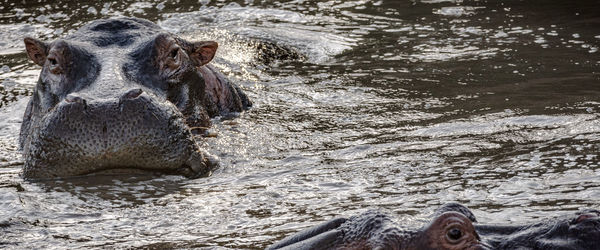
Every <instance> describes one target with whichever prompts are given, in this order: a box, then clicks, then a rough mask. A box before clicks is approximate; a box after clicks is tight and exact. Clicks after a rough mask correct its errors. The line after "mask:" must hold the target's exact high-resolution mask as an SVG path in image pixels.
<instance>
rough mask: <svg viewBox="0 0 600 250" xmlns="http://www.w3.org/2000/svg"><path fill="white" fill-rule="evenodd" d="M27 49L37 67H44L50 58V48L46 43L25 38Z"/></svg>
mask: <svg viewBox="0 0 600 250" xmlns="http://www.w3.org/2000/svg"><path fill="white" fill-rule="evenodd" d="M23 41H24V42H25V49H26V50H27V55H28V56H29V58H30V59H31V60H32V61H33V62H34V63H35V64H37V65H40V66H43V65H44V62H46V56H48V46H47V45H46V43H44V42H42V41H40V40H37V39H35V38H31V37H25V39H23Z"/></svg>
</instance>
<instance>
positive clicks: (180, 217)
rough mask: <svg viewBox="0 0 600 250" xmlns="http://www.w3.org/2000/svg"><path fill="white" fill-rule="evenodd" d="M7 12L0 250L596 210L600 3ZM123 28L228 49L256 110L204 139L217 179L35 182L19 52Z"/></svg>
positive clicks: (259, 244)
mask: <svg viewBox="0 0 600 250" xmlns="http://www.w3.org/2000/svg"><path fill="white" fill-rule="evenodd" d="M0 2H1V3H2V4H1V7H0V97H1V100H0V248H2V247H8V248H33V247H35V248H89V247H108V248H124V247H150V248H151V247H155V248H168V247H206V248H233V249H239V248H263V247H266V246H268V245H269V244H271V243H273V242H274V241H276V240H278V239H281V238H282V237H284V236H286V235H289V234H291V233H293V232H296V231H299V230H301V229H304V228H306V227H308V226H311V225H314V224H316V223H318V222H320V221H323V220H326V219H330V218H332V217H335V216H349V215H354V214H357V213H359V212H361V211H365V210H366V209H369V208H381V209H387V210H389V211H391V213H393V214H397V216H398V217H399V218H402V223H406V224H411V225H419V223H421V221H422V220H423V219H426V216H427V215H428V214H429V213H431V212H432V211H433V209H435V208H436V207H437V206H439V205H440V204H443V203H446V202H450V201H456V202H460V203H463V204H465V205H467V206H469V207H470V208H472V209H473V210H474V212H475V214H476V215H477V216H478V217H479V221H481V222H491V223H522V222H531V221H535V220H538V219H540V218H548V217H554V216H558V215H561V214H565V213H571V212H573V211H577V210H578V209H581V208H586V207H587V208H589V207H591V208H599V207H600V166H599V163H600V159H599V157H598V152H599V150H600V119H599V117H600V52H598V48H599V47H600V4H598V2H597V1H581V0H580V1H460V0H428V1H425V0H422V1H399V0H374V1H370V0H351V1H341V0H321V1H310V0H294V1H269V0H262V1H261V0H245V1H235V2H227V1H214V0H212V1H211V0H200V1H175V2H160V1H151V2H133V1H128V0H122V1H116V2H107V3H96V2H95V1H84V2H77V1H72V2H70V1H48V2H44V1H42V3H37V1H35V3H30V1H24V2H26V3H25V4H24V3H23V2H22V1H16V2H15V3H13V2H10V1H0ZM118 15H126V16H137V17H144V18H148V19H150V20H152V21H156V22H158V23H159V24H160V25H161V26H163V27H164V28H165V29H167V30H169V31H171V32H175V33H177V34H180V35H181V36H183V37H186V38H190V39H214V40H217V41H219V42H220V44H221V46H220V51H219V54H218V57H219V58H218V59H216V61H215V62H214V63H215V65H216V66H218V67H219V68H220V69H221V70H223V71H224V72H226V73H227V74H228V75H229V77H230V78H231V79H232V80H233V81H235V82H236V83H238V84H239V85H241V86H242V87H243V88H244V89H245V90H246V91H247V93H248V94H249V95H250V97H251V98H252V100H253V101H254V102H255V107H254V108H253V109H251V110H250V111H248V112H245V113H243V114H241V116H240V117H238V118H235V119H233V120H220V119H216V120H215V121H214V132H216V133H217V134H218V136H217V137H216V138H206V139H204V140H203V142H202V144H203V145H204V146H205V147H206V148H207V149H208V151H210V152H212V153H214V154H216V155H218V156H219V157H221V164H222V168H220V169H219V170H218V171H216V173H215V174H214V175H213V176H211V177H209V178H203V179H195V180H189V179H185V178H182V177H177V176H154V177H152V176H150V177H148V176H145V177H133V176H122V177H118V178H117V177H106V178H99V177H94V178H89V177H88V178H80V179H73V180H62V181H52V182H41V183H40V182H27V181H24V180H23V179H22V178H21V177H20V176H19V172H20V168H21V164H22V160H21V158H20V155H19V153H18V151H17V148H16V144H17V143H16V140H17V137H18V132H19V126H20V122H21V116H22V113H23V111H24V107H25V104H26V102H27V99H28V97H27V96H28V95H30V94H31V90H32V88H33V86H34V84H35V82H36V79H37V74H38V73H39V72H38V71H39V67H37V66H35V65H33V64H32V63H30V62H28V60H27V59H26V56H25V54H24V53H23V47H24V46H23V44H22V38H23V37H24V36H26V35H29V36H35V37H41V38H43V39H55V38H58V37H60V36H63V35H65V34H68V33H70V32H72V31H74V30H75V29H77V27H80V26H81V25H83V24H84V23H86V22H88V21H90V20H93V19H96V18H101V17H108V16H118ZM248 40H256V41H258V42H257V43H256V44H260V42H261V41H266V42H271V43H276V44H278V45H281V46H284V47H286V48H290V49H293V50H296V51H298V52H299V53H300V54H302V55H303V56H302V58H300V59H293V58H291V59H290V58H287V59H286V58H282V59H281V60H275V61H269V62H264V61H262V60H258V59H257V58H256V54H257V51H258V49H257V48H258V45H256V46H249V45H248V43H247V41H248Z"/></svg>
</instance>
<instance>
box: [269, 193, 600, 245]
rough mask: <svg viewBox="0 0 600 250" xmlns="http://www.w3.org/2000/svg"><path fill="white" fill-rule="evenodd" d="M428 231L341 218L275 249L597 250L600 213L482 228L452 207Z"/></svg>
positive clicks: (380, 217)
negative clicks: (526, 223)
mask: <svg viewBox="0 0 600 250" xmlns="http://www.w3.org/2000/svg"><path fill="white" fill-rule="evenodd" d="M432 217H433V219H432V220H431V222H430V223H428V224H427V225H425V226H423V227H422V228H406V227H403V226H400V225H398V224H397V223H395V222H394V221H393V219H392V217H391V216H389V215H387V214H385V213H382V212H380V211H368V212H365V213H363V214H360V215H358V216H353V217H350V218H348V219H346V218H337V219H333V220H330V221H328V222H325V223H323V224H321V225H319V226H315V227H313V228H309V229H307V230H304V231H302V232H300V233H297V234H295V235H292V236H289V237H287V238H285V239H283V240H281V241H280V242H278V243H276V244H274V245H272V246H270V247H269V248H268V249H269V250H274V249H299V250H304V249H306V250H308V249H404V250H409V249H539V250H542V249H550V250H552V249H557V250H558V249H583V250H585V249H590V250H591V249H597V247H598V245H599V244H600V211H598V210H583V211H580V212H578V213H576V214H575V215H572V216H564V217H560V218H555V219H549V220H545V221H542V222H538V223H533V224H528V225H519V226H515V225H511V226H506V225H481V224H475V225H474V224H473V223H475V222H477V220H476V218H475V215H474V214H473V213H472V212H471V211H470V210H469V209H468V208H466V207H465V206H462V205H460V204H456V203H449V204H446V205H444V206H442V207H440V208H439V209H437V210H436V212H435V213H434V214H433V216H432Z"/></svg>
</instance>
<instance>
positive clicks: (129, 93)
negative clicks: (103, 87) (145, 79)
mask: <svg viewBox="0 0 600 250" xmlns="http://www.w3.org/2000/svg"><path fill="white" fill-rule="evenodd" d="M142 92H143V91H142V89H131V90H129V91H127V92H125V94H124V95H123V97H122V99H135V98H137V97H138V96H140V95H141V94H142Z"/></svg>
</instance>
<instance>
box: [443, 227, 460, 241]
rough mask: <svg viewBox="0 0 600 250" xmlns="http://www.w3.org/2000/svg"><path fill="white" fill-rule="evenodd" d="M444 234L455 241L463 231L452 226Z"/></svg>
mask: <svg viewBox="0 0 600 250" xmlns="http://www.w3.org/2000/svg"><path fill="white" fill-rule="evenodd" d="M446 236H447V237H448V239H449V240H450V241H457V240H459V239H460V238H461V237H462V236H463V233H462V231H461V230H460V229H458V228H455V227H454V228H451V229H450V230H448V232H446Z"/></svg>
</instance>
